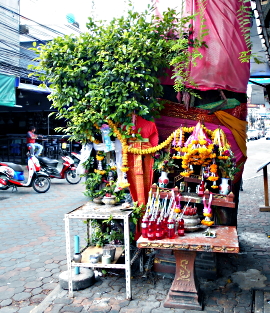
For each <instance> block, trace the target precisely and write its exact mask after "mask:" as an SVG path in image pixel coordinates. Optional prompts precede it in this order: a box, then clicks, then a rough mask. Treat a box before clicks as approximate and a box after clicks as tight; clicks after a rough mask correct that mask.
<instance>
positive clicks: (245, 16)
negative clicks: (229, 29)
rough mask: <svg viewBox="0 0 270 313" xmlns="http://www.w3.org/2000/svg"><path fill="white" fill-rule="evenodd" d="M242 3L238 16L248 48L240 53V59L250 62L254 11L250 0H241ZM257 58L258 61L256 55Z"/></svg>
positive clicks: (242, 61)
mask: <svg viewBox="0 0 270 313" xmlns="http://www.w3.org/2000/svg"><path fill="white" fill-rule="evenodd" d="M239 2H240V3H241V5H240V8H239V10H238V11H237V18H238V21H239V25H240V31H241V33H242V36H243V37H244V39H245V42H246V46H247V50H246V51H241V52H240V53H239V60H240V62H241V63H244V62H250V59H251V57H253V55H252V53H251V48H252V42H251V39H250V23H251V17H252V11H251V8H250V0H239ZM255 59H256V61H255V62H256V63H257V61H258V58H257V57H256V56H254V60H255Z"/></svg>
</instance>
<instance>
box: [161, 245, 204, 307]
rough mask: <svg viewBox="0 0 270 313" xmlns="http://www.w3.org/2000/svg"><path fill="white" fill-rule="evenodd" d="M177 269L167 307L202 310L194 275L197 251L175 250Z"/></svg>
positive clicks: (166, 303)
mask: <svg viewBox="0 0 270 313" xmlns="http://www.w3.org/2000/svg"><path fill="white" fill-rule="evenodd" d="M174 254H175V261H176V271H175V277H174V281H173V283H172V286H171V288H170V290H169V293H168V295H167V298H166V300H165V302H164V307H165V308H177V309H189V310H202V305H201V303H200V295H199V292H198V289H197V286H196V282H195V277H194V264H195V258H196V252H195V251H177V250H176V251H174Z"/></svg>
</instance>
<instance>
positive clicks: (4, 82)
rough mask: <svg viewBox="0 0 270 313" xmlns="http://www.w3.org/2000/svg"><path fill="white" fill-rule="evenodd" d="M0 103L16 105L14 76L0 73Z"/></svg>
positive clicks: (10, 105) (9, 105)
mask: <svg viewBox="0 0 270 313" xmlns="http://www.w3.org/2000/svg"><path fill="white" fill-rule="evenodd" d="M0 105H4V106H8V107H14V106H15V105H16V94H15V76H10V75H4V74H0Z"/></svg>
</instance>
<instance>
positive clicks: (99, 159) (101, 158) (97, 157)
mask: <svg viewBox="0 0 270 313" xmlns="http://www.w3.org/2000/svg"><path fill="white" fill-rule="evenodd" d="M96 159H97V160H98V161H102V160H103V159H104V156H100V155H97V156H96Z"/></svg>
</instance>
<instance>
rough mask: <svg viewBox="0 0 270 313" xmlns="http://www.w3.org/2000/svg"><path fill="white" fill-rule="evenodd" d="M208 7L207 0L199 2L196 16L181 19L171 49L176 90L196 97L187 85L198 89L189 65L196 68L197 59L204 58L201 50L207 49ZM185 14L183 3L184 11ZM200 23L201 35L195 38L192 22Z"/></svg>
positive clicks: (171, 62) (171, 63)
mask: <svg viewBox="0 0 270 313" xmlns="http://www.w3.org/2000/svg"><path fill="white" fill-rule="evenodd" d="M205 6H206V0H201V1H199V2H198V12H197V13H196V14H194V15H191V16H188V17H185V18H180V19H179V20H178V32H179V35H178V37H179V38H178V39H177V40H175V42H174V44H173V45H172V47H171V50H170V52H171V53H172V59H171V60H170V65H171V66H173V67H174V75H173V78H174V79H175V84H174V89H175V90H176V91H177V92H179V91H188V92H189V93H190V94H192V95H193V96H195V97H198V95H197V94H196V92H194V90H193V89H191V88H187V87H186V85H190V86H193V87H194V88H195V87H196V84H195V82H194V81H193V80H192V79H191V77H190V71H189V65H190V62H191V63H192V64H193V65H194V66H196V65H197V63H196V61H197V59H198V58H200V59H201V58H202V57H203V55H202V53H201V50H200V49H201V48H203V47H204V48H207V45H206V43H205V41H204V38H205V36H207V35H208V29H207V28H206V25H205V18H204V11H205ZM181 11H182V12H183V2H182V10H181ZM196 18H197V19H198V21H199V25H200V27H199V34H198V37H197V38H196V37H194V34H193V28H192V21H193V20H195V19H196Z"/></svg>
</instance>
